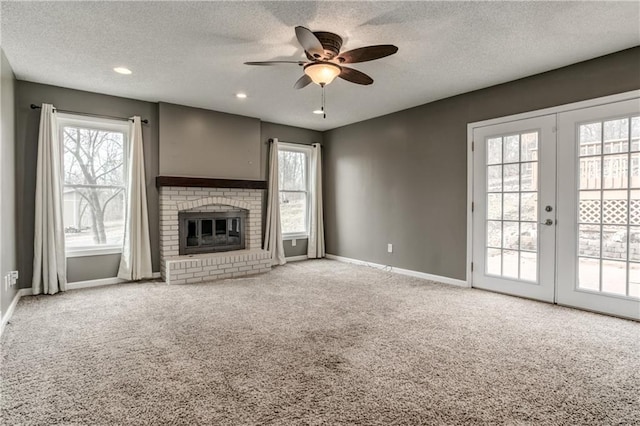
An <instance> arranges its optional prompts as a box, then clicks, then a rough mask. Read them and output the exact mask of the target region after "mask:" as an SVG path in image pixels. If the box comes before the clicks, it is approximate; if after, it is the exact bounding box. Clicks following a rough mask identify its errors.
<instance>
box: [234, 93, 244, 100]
mask: <svg viewBox="0 0 640 426" xmlns="http://www.w3.org/2000/svg"><path fill="white" fill-rule="evenodd" d="M246 97H247V94H246V93H236V98H238V99H245V98H246Z"/></svg>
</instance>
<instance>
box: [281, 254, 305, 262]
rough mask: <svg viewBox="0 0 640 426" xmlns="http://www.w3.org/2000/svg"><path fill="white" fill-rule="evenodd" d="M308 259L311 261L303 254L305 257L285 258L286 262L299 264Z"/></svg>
mask: <svg viewBox="0 0 640 426" xmlns="http://www.w3.org/2000/svg"><path fill="white" fill-rule="evenodd" d="M307 259H309V258H308V257H307V255H306V254H303V255H300V256H291V257H285V260H286V261H287V262H299V261H301V260H307Z"/></svg>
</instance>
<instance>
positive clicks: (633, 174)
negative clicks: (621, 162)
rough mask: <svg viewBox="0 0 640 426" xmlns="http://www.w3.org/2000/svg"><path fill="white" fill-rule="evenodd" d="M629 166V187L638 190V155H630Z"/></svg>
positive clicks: (639, 167) (639, 160)
mask: <svg viewBox="0 0 640 426" xmlns="http://www.w3.org/2000/svg"><path fill="white" fill-rule="evenodd" d="M629 164H630V167H629V187H630V188H640V153H637V152H636V153H633V154H631V156H630V160H629Z"/></svg>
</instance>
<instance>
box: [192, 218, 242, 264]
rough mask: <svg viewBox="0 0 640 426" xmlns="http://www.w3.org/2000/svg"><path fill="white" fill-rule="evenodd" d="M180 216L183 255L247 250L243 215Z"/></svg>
mask: <svg viewBox="0 0 640 426" xmlns="http://www.w3.org/2000/svg"><path fill="white" fill-rule="evenodd" d="M179 216H180V217H179V221H180V232H179V234H180V235H179V238H180V250H179V252H180V254H181V255H183V254H192V253H211V252H217V251H230V250H241V249H243V248H245V246H244V232H243V226H242V224H243V219H244V215H243V214H241V213H237V212H231V213H217V212H216V213H181V214H180V215H179Z"/></svg>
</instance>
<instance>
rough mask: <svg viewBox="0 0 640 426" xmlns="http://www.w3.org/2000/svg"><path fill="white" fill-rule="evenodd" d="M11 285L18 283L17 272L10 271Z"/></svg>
mask: <svg viewBox="0 0 640 426" xmlns="http://www.w3.org/2000/svg"><path fill="white" fill-rule="evenodd" d="M10 274H11V285H12V286H14V285H16V284H17V283H18V277H19V276H20V274H19V273H18V271H11V272H10Z"/></svg>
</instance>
